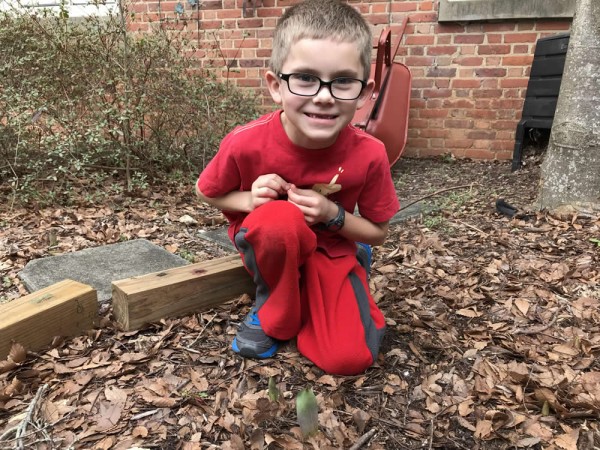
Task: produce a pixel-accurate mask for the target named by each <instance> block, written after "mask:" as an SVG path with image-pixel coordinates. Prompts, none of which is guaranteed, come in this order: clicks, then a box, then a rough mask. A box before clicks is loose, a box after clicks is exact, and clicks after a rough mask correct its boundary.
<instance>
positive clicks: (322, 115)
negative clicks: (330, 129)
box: [307, 114, 335, 119]
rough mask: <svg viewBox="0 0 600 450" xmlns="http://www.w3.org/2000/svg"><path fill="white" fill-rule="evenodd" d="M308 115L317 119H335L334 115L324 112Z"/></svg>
mask: <svg viewBox="0 0 600 450" xmlns="http://www.w3.org/2000/svg"><path fill="white" fill-rule="evenodd" d="M307 116H309V117H315V118H317V119H335V116H326V115H324V114H307Z"/></svg>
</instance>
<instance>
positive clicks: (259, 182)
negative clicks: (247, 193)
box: [252, 173, 290, 208]
mask: <svg viewBox="0 0 600 450" xmlns="http://www.w3.org/2000/svg"><path fill="white" fill-rule="evenodd" d="M289 187H290V184H289V183H288V182H287V181H285V180H284V179H283V178H281V177H280V176H279V175H277V174H274V173H272V174H267V175H261V176H260V177H258V178H257V179H256V180H255V181H254V183H252V204H253V206H254V208H257V207H259V206H261V205H264V204H265V203H268V202H270V201H272V200H276V199H278V198H279V196H280V195H284V194H286V193H287V190H288V189H289Z"/></svg>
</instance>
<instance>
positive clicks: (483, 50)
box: [477, 45, 510, 55]
mask: <svg viewBox="0 0 600 450" xmlns="http://www.w3.org/2000/svg"><path fill="white" fill-rule="evenodd" d="M477 53H479V54H480V55H506V54H508V53H510V45H480V46H479V48H478V49H477Z"/></svg>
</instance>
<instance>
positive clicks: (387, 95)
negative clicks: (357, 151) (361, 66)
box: [352, 18, 412, 166]
mask: <svg viewBox="0 0 600 450" xmlns="http://www.w3.org/2000/svg"><path fill="white" fill-rule="evenodd" d="M407 20H408V19H407V18H404V20H403V21H402V23H401V24H400V28H399V36H398V38H397V43H396V45H395V47H394V52H393V53H392V32H391V29H390V28H385V29H384V30H383V31H382V32H381V36H380V37H379V43H378V45H377V57H376V59H375V62H374V63H373V64H371V78H372V79H373V80H375V89H374V90H373V94H372V95H371V98H369V100H368V101H367V102H366V103H365V105H364V106H363V107H362V108H361V109H359V110H357V111H356V114H355V115H354V117H353V119H352V124H353V125H354V126H355V127H358V128H361V129H363V130H365V131H366V132H367V133H369V134H371V135H372V136H375V137H376V138H377V139H379V140H380V141H382V142H383V143H384V144H385V149H386V151H387V155H388V159H389V161H390V166H392V165H394V163H395V162H396V161H398V158H400V155H402V152H403V151H404V147H405V146H406V139H407V133H408V109H409V106H410V87H411V79H412V77H411V74H410V70H409V69H408V67H406V66H405V65H404V64H402V63H399V62H394V58H395V56H396V53H397V52H398V47H399V46H400V41H401V40H402V35H403V34H404V28H405V27H406V23H407Z"/></svg>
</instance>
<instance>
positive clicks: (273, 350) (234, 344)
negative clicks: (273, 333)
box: [231, 338, 279, 359]
mask: <svg viewBox="0 0 600 450" xmlns="http://www.w3.org/2000/svg"><path fill="white" fill-rule="evenodd" d="M278 348H279V345H277V344H275V345H273V346H272V347H271V348H270V349H268V350H267V351H266V352H263V353H258V354H257V353H255V352H253V351H252V350H249V349H245V348H242V349H240V348H239V347H238V343H237V338H234V339H233V342H232V343H231V349H232V350H233V351H234V352H236V353H237V354H238V355H240V356H243V357H244V358H259V359H265V358H270V357H271V356H273V355H274V354H275V353H276V352H277V349H278Z"/></svg>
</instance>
